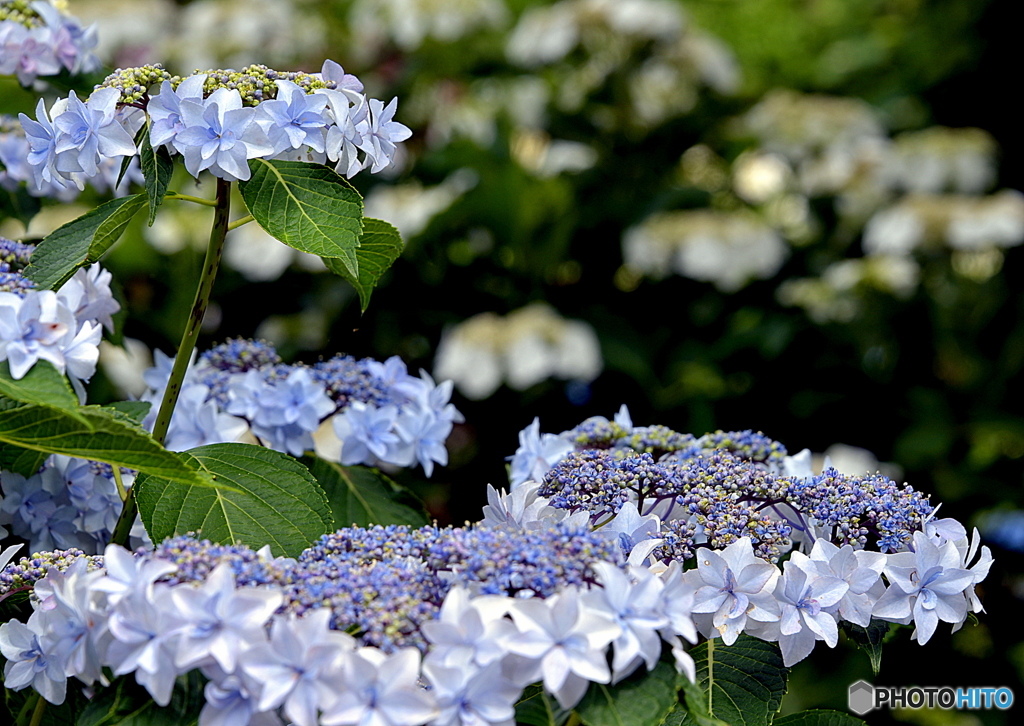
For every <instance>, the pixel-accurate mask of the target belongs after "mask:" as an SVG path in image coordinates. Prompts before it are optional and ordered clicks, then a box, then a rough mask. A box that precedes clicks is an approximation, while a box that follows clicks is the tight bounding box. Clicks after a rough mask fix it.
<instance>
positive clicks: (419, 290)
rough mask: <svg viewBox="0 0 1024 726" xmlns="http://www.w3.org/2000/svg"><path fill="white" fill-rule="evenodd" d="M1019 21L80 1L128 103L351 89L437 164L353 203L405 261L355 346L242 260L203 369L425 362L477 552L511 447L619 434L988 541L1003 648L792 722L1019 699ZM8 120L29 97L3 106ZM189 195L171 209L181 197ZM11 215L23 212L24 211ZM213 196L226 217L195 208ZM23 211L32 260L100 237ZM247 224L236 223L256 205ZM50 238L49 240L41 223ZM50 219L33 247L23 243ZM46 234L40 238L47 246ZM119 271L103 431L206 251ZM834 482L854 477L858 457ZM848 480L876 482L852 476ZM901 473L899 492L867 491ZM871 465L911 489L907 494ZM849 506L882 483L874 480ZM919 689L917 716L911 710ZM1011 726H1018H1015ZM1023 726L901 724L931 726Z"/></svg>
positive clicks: (789, 706) (264, 270)
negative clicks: (56, 245)
mask: <svg viewBox="0 0 1024 726" xmlns="http://www.w3.org/2000/svg"><path fill="white" fill-rule="evenodd" d="M1012 6H1013V4H1012V3H1010V2H1009V1H1008V0H992V1H989V0H687V1H686V2H677V1H676V0H561V1H559V2H533V1H528V0H348V1H343V0H332V1H330V2H310V1H307V2H303V1H302V0H292V1H291V2H285V1H282V0H274V1H269V0H239V1H234V0H197V1H196V2H170V1H169V0H130V1H129V0H79V1H78V2H74V3H72V4H71V8H70V9H71V12H72V13H74V14H76V15H78V16H79V17H80V18H81V19H83V20H84V21H87V22H92V21H96V22H98V23H99V26H100V39H101V47H100V53H101V56H102V57H103V58H104V60H105V61H106V62H107V63H108V65H109V67H110V68H113V67H115V66H125V65H138V64H141V63H145V62H153V61H163V62H164V63H165V64H166V65H167V66H168V68H169V69H170V70H172V71H179V72H180V71H188V70H191V69H192V68H207V67H240V66H242V65H245V64H248V63H251V62H262V63H266V64H268V65H271V66H273V67H278V68H288V69H305V70H311V71H312V70H316V69H318V68H319V66H320V64H321V62H322V60H323V58H325V57H328V58H332V59H335V60H337V61H339V62H340V63H342V65H343V66H344V67H345V69H346V70H347V71H349V72H353V73H356V74H357V75H359V76H360V78H361V79H362V80H363V81H364V82H365V84H366V86H367V90H368V92H370V93H371V95H374V96H376V97H378V98H385V99H387V98H390V97H392V96H395V95H397V96H398V97H399V99H400V103H399V112H398V118H399V119H400V120H402V122H403V123H405V124H407V125H409V126H410V127H412V128H413V129H414V131H415V135H414V137H413V139H412V140H411V141H410V142H408V143H407V144H406V145H405V147H406V152H407V153H406V155H405V158H404V160H403V162H402V163H401V164H400V165H399V169H398V171H397V172H395V173H392V174H390V176H387V177H384V176H383V175H380V176H377V177H370V176H369V175H366V174H363V175H359V177H357V179H356V180H355V183H356V186H357V187H358V188H359V189H360V191H361V192H362V193H364V194H365V196H366V205H367V214H368V215H370V216H377V217H382V218H384V219H388V220H389V221H391V222H392V223H394V224H395V225H396V226H398V227H399V229H400V230H401V231H402V232H403V236H404V237H405V239H406V250H405V253H404V255H403V257H402V258H401V259H400V260H399V262H398V263H396V265H395V266H394V268H393V269H392V270H391V271H390V272H389V273H388V275H387V276H386V278H385V280H384V281H383V283H382V285H381V287H380V288H379V289H378V290H377V291H376V292H375V293H374V298H373V301H372V303H371V306H370V309H369V311H368V312H367V313H366V314H365V315H360V313H359V306H358V301H357V300H356V298H355V295H354V293H353V291H352V290H351V289H350V288H348V287H347V285H346V283H344V282H342V281H341V280H340V279H338V278H335V277H333V276H331V275H329V274H324V273H323V271H322V267H321V266H320V265H319V264H318V261H316V260H314V259H310V258H306V257H303V256H301V255H300V254H299V253H295V252H293V251H291V250H289V249H287V248H283V247H282V246H281V245H279V244H277V243H275V242H272V241H269V238H267V237H266V236H265V235H263V234H262V233H261V232H260V231H259V230H258V229H255V228H254V225H249V226H247V227H243V228H242V229H240V230H238V231H237V232H235V233H233V236H234V239H232V240H230V241H229V248H228V250H227V253H226V269H225V270H224V273H223V274H222V276H221V278H220V279H219V281H218V286H217V290H216V292H215V296H216V304H215V305H214V306H213V307H212V308H211V311H210V313H209V314H208V317H207V321H206V323H205V329H204V338H205V339H204V341H203V342H202V343H201V347H206V346H208V345H209V344H212V343H215V342H219V341H221V340H223V339H224V338H225V337H227V336H238V335H241V336H259V337H264V338H266V339H268V340H270V341H271V342H273V343H275V344H276V345H277V346H278V347H279V350H280V351H281V352H282V354H283V355H284V356H285V358H286V360H289V359H301V360H306V361H312V360H315V359H316V358H317V356H319V355H332V354H334V353H336V352H347V353H351V354H353V355H356V356H374V357H378V358H383V357H386V356H390V355H394V354H398V355H401V356H402V357H403V358H404V359H405V360H406V362H407V363H409V365H410V368H413V369H415V368H418V367H422V368H425V369H427V370H428V371H432V372H433V373H434V374H435V375H436V376H438V377H441V378H446V377H448V378H453V379H454V380H455V381H456V386H457V389H456V390H457V394H456V402H457V404H458V406H459V408H460V409H461V410H462V411H463V412H464V414H465V416H466V420H467V423H466V424H465V425H463V426H460V427H457V428H456V431H455V432H454V433H453V436H452V437H451V439H450V440H449V448H450V453H451V465H450V466H449V467H447V468H446V469H442V470H441V471H439V472H436V473H435V476H434V478H433V479H432V480H431V481H430V482H422V481H414V480H412V479H411V478H410V477H412V476H413V475H412V474H409V473H406V474H403V475H402V476H404V477H406V480H405V481H404V483H406V484H407V485H410V486H413V487H414V488H415V489H416V490H417V491H418V492H419V493H420V494H421V496H423V497H424V499H425V501H426V502H427V504H428V506H429V507H430V508H431V510H432V512H433V513H434V514H435V516H437V517H438V519H439V520H441V521H442V522H452V521H454V522H461V521H463V520H466V519H477V518H478V517H479V507H480V505H481V504H482V503H483V502H484V485H485V484H487V483H494V484H495V485H501V484H502V482H503V481H504V477H505V471H504V457H506V456H507V455H509V454H511V453H512V452H513V451H514V450H515V448H516V445H517V439H516V435H517V432H518V431H519V430H520V429H522V428H523V427H524V426H526V425H527V424H529V423H530V421H531V420H532V419H533V418H534V417H535V416H539V417H540V420H541V428H542V430H545V431H553V432H557V431H560V430H563V429H566V428H569V427H571V426H573V425H575V424H576V423H577V422H579V421H581V420H582V419H584V418H586V417H587V416H590V415H597V414H600V415H607V416H610V415H611V414H612V413H613V412H614V411H615V410H617V409H618V407H619V405H620V404H621V403H623V402H625V403H627V404H628V405H629V407H630V410H631V412H632V414H633V420H634V421H635V422H637V423H638V424H649V423H662V424H666V425H668V426H671V427H673V428H676V429H678V430H683V431H692V432H694V433H697V434H700V433H703V432H705V431H708V430H714V429H716V428H722V429H745V428H753V429H759V430H762V431H764V432H765V433H766V434H768V435H769V436H772V437H774V438H776V439H778V440H780V441H782V442H783V443H784V444H785V445H787V446H788V447H789V448H790V451H791V452H792V453H795V452H796V451H798V450H800V449H802V448H804V447H807V448H810V449H811V450H812V451H815V452H824V451H826V450H830V452H831V453H832V454H833V456H835V457H837V460H838V458H840V457H841V456H842V454H843V451H844V450H843V449H836V448H835V447H834V445H835V444H845V445H847V446H854V447H860V448H862V449H866V450H868V451H870V452H873V454H874V456H872V455H870V454H867V453H866V452H863V451H861V452H857V451H854V452H853V458H852V459H850V458H849V456H848V457H847V461H850V462H851V463H849V464H848V466H851V467H854V468H857V467H861V469H862V470H863V469H867V468H871V469H872V470H873V469H875V468H877V467H879V466H882V467H884V470H885V471H886V472H887V473H889V472H894V473H895V475H897V476H900V475H902V477H903V478H904V479H905V480H907V481H909V482H911V483H912V484H913V485H914V486H915V487H916V488H920V489H923V490H925V491H930V492H934V494H935V499H936V500H938V501H942V502H944V506H943V510H942V511H943V514H944V515H946V516H954V517H956V518H958V519H961V520H962V521H964V522H965V523H967V524H969V525H977V526H979V527H981V528H982V530H983V532H984V533H985V535H986V536H987V538H988V541H989V544H993V546H994V549H995V550H996V556H997V563H996V566H995V567H994V568H993V571H992V575H991V576H990V578H989V580H988V581H987V582H986V583H985V590H986V592H985V604H986V607H987V609H988V611H989V612H988V614H986V615H984V616H983V617H982V618H981V622H980V624H979V625H976V626H973V627H971V626H968V627H966V628H964V629H963V630H962V631H960V632H958V633H956V634H954V635H950V634H948V633H946V634H945V635H939V636H936V638H935V639H934V640H933V641H932V642H931V643H929V645H928V647H927V649H926V650H918V648H917V646H916V644H913V643H911V642H909V634H908V633H907V632H902V633H900V635H899V637H898V638H896V639H895V642H893V643H892V644H890V645H889V646H888V648H887V651H886V655H885V659H884V661H883V667H882V672H881V674H880V675H879V676H878V677H877V678H875V677H873V676H872V675H871V672H870V668H869V665H868V660H867V658H866V656H864V655H863V654H861V653H859V652H857V651H856V650H855V648H854V647H853V646H852V645H851V644H845V645H841V646H840V648H839V649H838V650H836V651H834V652H826V651H823V650H822V651H819V652H818V654H817V655H815V657H814V658H813V659H812V663H813V664H812V663H805V664H801V665H800V666H799V667H798V668H796V670H795V672H794V676H793V682H792V687H791V693H790V695H789V696H788V697H787V702H786V704H785V706H784V708H785V709H786V710H787V711H788V710H798V709H802V708H808V707H814V706H824V707H833V708H840V709H844V708H845V703H846V701H845V694H846V687H847V685H848V684H849V683H852V682H853V681H854V680H856V679H857V678H861V677H863V678H866V679H868V680H869V681H873V682H876V683H883V682H884V683H893V684H898V685H910V684H911V683H919V684H936V685H941V684H950V685H954V686H955V685H996V686H998V685H1009V686H1011V687H1014V688H1015V690H1016V691H1017V693H1018V694H1020V695H1021V696H1024V690H1022V689H1021V688H1020V685H1021V680H1022V674H1024V642H1022V641H1024V633H1022V626H1021V624H1020V622H1019V619H1018V618H1016V617H1015V615H1016V613H1017V612H1019V608H1020V606H1021V603H1020V597H1022V596H1024V576H1022V573H1024V566H1022V565H1024V563H1022V556H1021V554H1020V553H1019V552H1020V550H1021V549H1022V544H1024V522H1022V519H1024V515H1021V514H1020V513H1019V510H1020V509H1021V508H1022V507H1024V491H1022V487H1021V485H1022V469H1021V465H1022V461H1024V409H1022V402H1024V375H1022V367H1024V315H1022V313H1024V285H1022V284H1021V275H1022V273H1024V251H1022V250H1021V249H1020V248H1019V246H1020V245H1021V243H1022V242H1024V197H1022V195H1021V194H1020V193H1019V192H1017V191H1014V190H1016V189H1021V188H1024V179H1022V164H1021V134H1020V132H1019V128H1018V126H1019V123H1018V122H1017V116H1016V115H1015V114H1012V113H1010V103H1011V100H1010V99H1011V98H1012V96H1014V95H1016V94H1014V93H1012V86H1011V85H1010V82H1009V81H1008V79H1009V77H1010V73H1009V69H1010V68H1011V67H1012V65H1011V64H1012V63H1013V62H1014V61H1015V60H1017V58H1016V56H1015V57H1012V58H1011V53H1012V51H1011V48H1012V47H1013V45H1012V44H1013V42H1014V41H1013V40H1011V37H1010V34H1011V33H1012V32H1014V30H1013V29H1014V28H1015V25H1014V24H1013V23H1012V22H1011V15H1010V8H1011V7H1012ZM0 98H2V100H0V111H3V112H6V113H12V112H17V111H27V110H30V109H31V108H32V106H33V98H34V96H33V95H32V94H30V93H29V92H27V91H22V90H20V89H18V88H17V87H14V86H10V85H4V87H3V95H2V96H0ZM189 184H190V182H189V180H188V179H186V178H181V179H176V180H175V184H174V185H172V186H174V187H176V188H179V189H181V190H182V191H187V189H186V187H188V186H189ZM8 186H9V185H8ZM204 192H206V193H208V190H203V189H200V190H199V193H204ZM99 199H100V198H99V197H97V196H96V195H95V193H92V195H91V196H90V194H88V193H87V194H86V195H83V196H82V197H81V198H80V199H78V200H77V201H76V202H75V204H74V205H53V204H51V203H49V202H44V204H43V208H42V211H40V213H39V214H38V215H35V216H34V218H32V221H31V222H30V223H29V224H28V228H27V230H26V228H25V227H24V226H23V223H24V222H27V221H28V218H29V217H30V216H32V215H31V214H30V213H29V212H32V211H34V209H33V208H32V205H33V203H34V202H33V201H32V200H29V199H26V198H25V195H24V194H23V193H21V192H18V191H17V190H14V191H12V192H11V193H10V194H9V198H8V199H5V201H4V202H3V205H4V212H5V215H9V218H8V219H7V220H5V221H4V222H3V223H2V226H0V233H3V234H6V235H8V236H12V235H26V234H27V235H40V234H45V233H46V232H47V231H49V230H50V229H53V228H54V227H55V226H57V225H58V224H60V223H61V222H62V221H64V220H66V219H69V218H71V217H73V216H75V215H77V214H79V213H81V211H82V210H83V208H87V207H88V206H89V205H91V204H95V203H96V202H97V201H99ZM239 204H240V200H239ZM25 205H28V207H26V206H25ZM26 209H28V210H29V211H28V212H26V211H25V210H26ZM19 217H20V221H19V219H18V218H19ZM136 225H137V226H136V228H134V229H133V230H132V232H131V233H130V234H129V235H127V236H126V238H125V240H123V241H122V242H121V243H120V245H119V246H118V247H117V248H116V249H115V250H114V251H113V252H112V253H111V254H110V255H109V257H108V258H107V260H106V262H105V264H107V266H109V267H110V268H111V269H112V270H113V271H114V273H115V279H117V280H118V281H119V282H120V285H121V288H122V290H121V294H122V295H123V299H124V300H125V301H126V302H127V314H126V316H125V324H124V334H125V343H126V350H127V351H128V353H129V355H125V354H124V353H122V352H120V351H118V350H115V349H113V348H108V349H107V350H106V352H105V354H104V367H103V371H104V372H105V373H104V374H103V375H98V376H97V378H96V379H95V380H94V382H93V386H92V390H91V395H92V398H93V400H97V401H98V400H102V399H104V398H113V397H117V396H121V395H124V394H125V393H129V394H130V393H133V392H137V391H138V385H139V381H138V371H139V369H140V366H144V365H145V364H146V363H145V361H146V359H147V356H148V355H149V351H150V350H151V349H153V348H161V349H163V350H165V351H169V350H171V349H172V348H173V345H174V341H176V339H177V336H178V334H179V330H178V327H177V326H178V325H179V324H180V323H179V321H180V320H182V319H183V313H184V311H185V310H186V309H187V307H188V305H189V303H190V300H191V295H192V290H193V287H194V278H195V276H196V275H197V274H198V269H199V260H200V255H201V248H202V246H203V245H204V244H205V232H204V229H206V228H207V227H208V220H206V219H205V217H204V216H203V212H196V211H194V210H193V209H188V210H185V209H183V208H181V209H177V210H168V212H167V213H165V214H163V215H162V216H161V218H160V220H159V221H158V223H157V225H156V226H154V227H153V228H148V229H147V228H144V227H143V226H142V224H141V220H137V221H136ZM830 447H833V448H831V449H830ZM845 451H846V452H847V453H848V454H849V452H850V450H849V449H846V450H845ZM875 457H877V459H876V458H875ZM879 461H881V462H885V463H883V464H879ZM851 473H855V472H851ZM908 679H909V680H908ZM1018 710H1019V709H1018ZM1013 713H1014V712H1013V711H1011V712H1009V713H997V712H992V713H990V712H976V713H967V712H964V713H954V712H949V713H945V712H927V711H918V712H912V711H906V712H897V713H891V714H890V713H888V712H883V713H876V714H872V715H871V716H870V717H869V719H868V720H869V722H870V723H879V724H881V723H888V722H891V721H892V720H893V719H896V720H900V721H903V722H910V723H920V724H950V725H951V726H952V725H953V724H963V725H964V726H967V725H968V724H977V723H985V724H988V723H1012V722H1013Z"/></svg>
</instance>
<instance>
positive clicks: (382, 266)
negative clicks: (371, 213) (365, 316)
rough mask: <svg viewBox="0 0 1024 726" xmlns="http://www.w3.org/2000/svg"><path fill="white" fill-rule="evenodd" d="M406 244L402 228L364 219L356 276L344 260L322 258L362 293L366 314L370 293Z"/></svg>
mask: <svg viewBox="0 0 1024 726" xmlns="http://www.w3.org/2000/svg"><path fill="white" fill-rule="evenodd" d="M404 248H405V245H404V244H403V242H402V235H400V234H399V233H398V230H397V229H395V228H394V227H393V226H391V225H390V224H388V223H387V222H385V221H383V220H381V219H371V218H370V217H364V218H363V234H362V236H361V237H360V238H359V247H358V249H356V259H357V260H358V264H359V274H358V275H352V274H351V273H349V271H348V268H347V267H345V265H344V264H343V262H342V260H339V259H337V258H333V257H324V258H322V259H323V261H324V264H325V265H327V269H329V270H330V271H331V272H333V273H334V274H336V275H340V276H341V277H344V278H345V279H346V280H348V281H349V282H350V283H352V287H354V288H355V289H356V292H358V293H359V307H360V308H361V309H362V311H363V312H364V313H365V312H366V308H368V307H369V306H370V295H371V294H372V293H373V288H375V287H376V286H377V283H378V282H379V281H380V278H381V275H383V274H384V273H385V272H386V271H387V269H388V268H389V267H391V265H393V264H394V262H395V260H397V259H398V258H399V257H400V256H401V255H402V250H403V249H404Z"/></svg>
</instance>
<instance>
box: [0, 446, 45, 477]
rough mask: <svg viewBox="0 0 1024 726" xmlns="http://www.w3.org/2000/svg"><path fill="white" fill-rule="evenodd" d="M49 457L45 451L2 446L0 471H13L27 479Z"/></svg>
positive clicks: (0, 450)
mask: <svg viewBox="0 0 1024 726" xmlns="http://www.w3.org/2000/svg"><path fill="white" fill-rule="evenodd" d="M49 457H50V455H49V454H47V453H46V452H45V451H33V450H31V449H22V448H21V447H19V446H12V445H10V444H4V445H3V446H0V470H4V471H13V472H14V473H15V474H21V475H22V476H23V477H26V478H28V477H30V476H32V475H33V474H35V473H36V472H37V471H39V470H40V469H41V468H42V467H43V464H45V463H46V460H47V459H48V458H49Z"/></svg>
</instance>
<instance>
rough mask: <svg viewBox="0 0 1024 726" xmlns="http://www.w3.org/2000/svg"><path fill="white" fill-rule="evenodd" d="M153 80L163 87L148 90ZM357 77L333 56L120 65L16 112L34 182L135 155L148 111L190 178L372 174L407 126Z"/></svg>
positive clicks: (80, 173) (154, 140)
mask: <svg viewBox="0 0 1024 726" xmlns="http://www.w3.org/2000/svg"><path fill="white" fill-rule="evenodd" d="M158 83H159V92H157V93H151V92H150V88H151V87H152V86H154V85H156V84H158ZM362 90H363V85H362V83H360V81H359V80H358V79H357V78H356V77H355V76H352V75H350V74H346V73H345V72H344V70H343V69H342V67H341V66H340V65H338V64H337V63H335V62H334V61H330V60H328V61H326V62H325V63H324V65H323V69H322V70H321V72H320V73H317V74H305V73H282V72H278V71H274V70H272V69H269V68H266V67H265V66H249V67H247V68H244V69H242V71H240V72H239V71H225V70H211V71H207V72H198V71H197V72H196V73H193V74H192V75H189V76H187V77H185V78H181V77H179V76H171V75H170V74H169V73H168V72H167V71H165V70H164V69H163V68H162V67H161V66H160V65H151V66H141V67H139V68H129V69H124V70H118V71H116V72H115V73H114V74H112V75H111V76H109V77H108V78H107V79H106V80H105V81H104V83H103V84H101V85H100V86H98V87H97V88H96V90H94V91H93V93H92V94H91V95H90V96H89V98H88V99H86V100H84V101H83V100H82V99H79V98H78V97H77V96H76V95H75V93H74V91H72V92H71V95H70V96H69V97H68V98H66V99H60V100H58V101H57V102H55V103H54V104H53V106H51V108H50V109H49V110H47V109H46V106H45V103H44V102H43V100H42V99H40V101H39V105H38V107H37V109H36V119H35V120H32V119H30V118H29V117H28V116H26V115H24V114H22V115H21V116H20V118H21V122H22V125H23V126H24V128H25V134H26V137H27V139H28V143H29V147H30V149H31V151H30V153H29V155H28V163H29V164H30V166H31V167H32V170H33V175H34V177H35V181H36V183H37V185H38V186H42V185H43V184H44V183H47V184H54V185H57V186H67V185H68V184H69V183H73V184H75V185H77V186H78V187H79V188H82V184H83V183H84V180H85V179H89V178H92V177H95V176H96V174H97V173H98V170H99V168H100V167H101V166H102V164H104V163H108V162H109V161H110V160H115V162H118V161H119V160H120V158H121V157H133V156H135V154H136V153H137V151H138V149H137V148H136V142H135V138H136V134H137V133H138V132H139V130H140V129H141V128H142V126H143V124H144V123H145V122H146V119H147V118H148V119H149V122H150V124H151V127H150V130H149V141H150V144H151V145H152V146H153V148H160V147H164V148H166V149H167V150H168V151H169V152H170V153H171V154H180V155H181V156H182V158H183V159H184V163H185V168H186V169H188V171H189V173H190V174H192V175H193V176H195V177H198V176H199V173H200V172H202V171H207V170H208V171H209V172H210V173H211V174H213V175H214V176H216V177H218V178H220V179H226V180H231V181H236V180H246V179H248V178H249V176H250V171H249V166H248V160H249V159H256V158H264V159H288V160H293V161H311V162H318V163H326V162H327V161H328V160H330V161H331V162H334V163H335V165H336V168H337V170H338V171H339V172H341V173H344V174H345V175H347V176H349V177H351V176H353V175H354V174H356V173H357V172H359V171H360V170H361V169H365V168H369V169H370V171H371V172H372V173H377V172H379V171H381V170H382V169H384V168H386V167H388V166H389V165H390V164H391V163H392V161H393V160H394V156H395V153H396V151H397V146H396V144H397V143H399V142H401V141H404V140H406V139H408V138H409V136H410V135H411V133H412V132H411V131H410V130H409V129H408V128H406V127H405V126H403V125H402V124H400V123H398V122H397V121H394V120H393V119H394V115H395V111H396V110H397V108H398V101H397V99H393V100H392V101H391V103H389V104H387V105H386V106H385V105H384V103H383V102H382V101H378V100H376V99H368V98H367V97H366V96H365V95H363V93H362Z"/></svg>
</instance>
